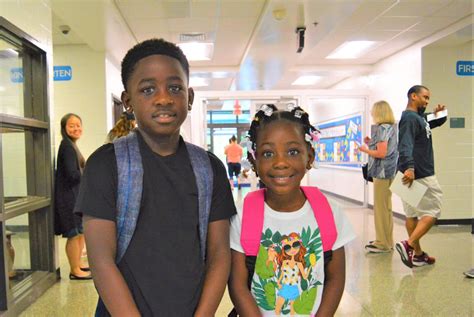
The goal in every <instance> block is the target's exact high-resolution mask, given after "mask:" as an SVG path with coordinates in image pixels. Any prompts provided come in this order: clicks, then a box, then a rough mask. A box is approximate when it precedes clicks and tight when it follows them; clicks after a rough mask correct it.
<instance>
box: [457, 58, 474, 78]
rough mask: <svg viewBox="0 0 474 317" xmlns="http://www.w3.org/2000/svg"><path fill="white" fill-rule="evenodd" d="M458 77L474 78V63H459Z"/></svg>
mask: <svg viewBox="0 0 474 317" xmlns="http://www.w3.org/2000/svg"><path fill="white" fill-rule="evenodd" d="M456 75H458V76H474V61H458V62H457V63H456Z"/></svg>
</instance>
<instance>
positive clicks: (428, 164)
mask: <svg viewBox="0 0 474 317" xmlns="http://www.w3.org/2000/svg"><path fill="white" fill-rule="evenodd" d="M407 96H408V104H407V107H406V110H405V111H403V113H402V117H401V119H400V123H399V134H398V138H399V145H398V151H399V156H400V157H399V161H398V170H399V171H400V172H402V173H403V178H402V182H403V184H404V185H406V186H408V187H410V186H411V185H412V183H413V181H414V180H416V181H417V182H419V183H421V184H423V185H425V186H426V187H427V188H428V189H427V191H426V193H425V195H424V196H423V198H422V199H421V201H420V203H419V204H418V206H416V207H413V206H410V205H409V204H407V203H406V202H403V209H404V211H405V214H406V222H405V226H406V230H407V233H408V239H407V240H403V241H400V242H398V243H397V245H396V249H397V251H398V252H399V253H400V257H401V259H402V261H403V263H404V264H405V265H406V266H408V267H410V268H411V267H413V266H424V265H429V264H434V263H435V258H434V257H431V256H429V255H428V254H427V253H426V252H424V251H423V249H422V248H421V245H420V239H421V238H422V237H423V236H424V235H425V234H426V233H427V232H428V231H429V230H430V229H431V227H432V226H433V225H434V224H435V222H436V219H437V218H439V216H440V213H441V200H442V197H443V192H442V191H441V187H440V185H439V183H438V180H437V179H436V176H435V169H434V156H433V143H432V137H431V134H432V133H431V129H433V128H436V127H439V126H441V125H442V124H443V123H445V122H446V116H442V115H440V112H441V111H443V110H445V109H446V107H445V106H444V105H438V106H437V107H436V108H435V110H434V114H435V115H434V118H433V119H432V120H428V121H427V115H426V114H424V113H425V110H426V107H427V106H428V103H429V101H430V91H429V89H428V88H426V87H425V86H421V85H416V86H413V87H411V88H410V89H409V90H408V94H407ZM438 117H439V118H438Z"/></svg>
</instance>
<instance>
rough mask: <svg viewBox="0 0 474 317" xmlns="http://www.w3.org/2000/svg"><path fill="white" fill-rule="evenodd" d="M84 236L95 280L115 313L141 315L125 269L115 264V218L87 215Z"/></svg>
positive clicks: (111, 310) (109, 308)
mask: <svg viewBox="0 0 474 317" xmlns="http://www.w3.org/2000/svg"><path fill="white" fill-rule="evenodd" d="M84 237H85V239H86V245H87V255H88V258H89V264H90V268H91V272H92V276H93V278H94V284H95V286H96V288H97V291H98V292H99V295H100V297H101V298H102V301H103V302H104V304H105V306H106V307H107V310H108V311H109V313H110V315H111V316H140V313H139V311H138V308H137V306H136V304H135V301H134V300H133V297H132V294H131V293H130V290H129V289H128V286H127V283H126V282H125V280H124V278H123V276H122V273H120V271H119V269H118V267H117V265H116V264H115V253H116V249H117V236H116V226H115V222H113V221H110V220H105V219H99V218H94V217H88V216H84Z"/></svg>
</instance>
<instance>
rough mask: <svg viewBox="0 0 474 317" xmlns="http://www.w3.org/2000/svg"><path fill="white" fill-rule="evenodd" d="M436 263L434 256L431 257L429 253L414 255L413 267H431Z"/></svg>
mask: <svg viewBox="0 0 474 317" xmlns="http://www.w3.org/2000/svg"><path fill="white" fill-rule="evenodd" d="M435 262H436V259H435V258H434V257H432V256H429V255H428V253H426V252H423V253H422V254H420V255H413V259H412V263H413V266H424V265H431V264H434V263H435Z"/></svg>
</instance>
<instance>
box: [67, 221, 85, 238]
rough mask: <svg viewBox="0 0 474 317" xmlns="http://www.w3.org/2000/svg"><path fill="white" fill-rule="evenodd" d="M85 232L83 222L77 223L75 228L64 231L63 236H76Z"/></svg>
mask: <svg viewBox="0 0 474 317" xmlns="http://www.w3.org/2000/svg"><path fill="white" fill-rule="evenodd" d="M83 233H84V228H83V227H82V223H81V224H78V225H76V227H75V228H72V229H71V230H69V231H68V232H66V233H63V238H68V239H69V238H74V237H75V236H77V235H80V234H83Z"/></svg>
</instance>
